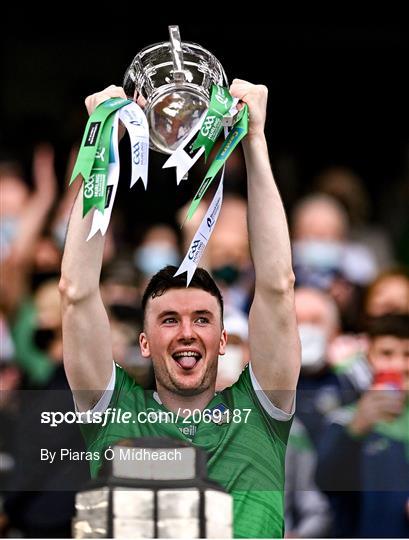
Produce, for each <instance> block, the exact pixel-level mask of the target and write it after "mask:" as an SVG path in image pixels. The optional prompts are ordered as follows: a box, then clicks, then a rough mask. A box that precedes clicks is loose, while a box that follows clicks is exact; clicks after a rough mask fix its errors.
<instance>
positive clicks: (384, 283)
mask: <svg viewBox="0 0 409 540" xmlns="http://www.w3.org/2000/svg"><path fill="white" fill-rule="evenodd" d="M366 310H367V313H368V315H371V316H373V317H378V316H380V315H384V314H385V313H407V312H408V310H409V281H408V280H407V278H405V277H403V276H389V277H385V278H384V279H382V280H381V281H380V282H379V283H378V285H376V286H375V288H374V289H373V291H372V293H371V295H370V297H369V298H368V303H367V309H366Z"/></svg>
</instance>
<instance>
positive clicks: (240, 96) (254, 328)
mask: <svg viewBox="0 0 409 540" xmlns="http://www.w3.org/2000/svg"><path fill="white" fill-rule="evenodd" d="M171 33H172V31H171ZM173 37H174V36H173ZM177 37H178V36H177V34H176V45H175V43H173V45H174V48H176V51H177V52H178V53H179V54H176V57H175V54H173V59H172V62H171V63H172V66H171V71H169V70H168V72H167V74H166V73H165V67H166V66H165V65H164V64H165V63H166V62H164V61H163V59H157V60H155V58H154V57H153V60H152V57H150V59H151V60H152V62H154V61H155V62H157V63H156V64H154V63H152V65H148V67H147V65H144V66H143V67H142V68H140V69H141V71H139V72H138V69H137V67H138V66H140V62H141V57H139V59H137V61H136V62H134V63H133V64H132V66H133V67H132V66H131V68H132V70H133V71H132V70H131V72H128V76H127V77H126V80H125V83H126V84H125V89H126V92H125V89H123V88H121V87H117V86H110V87H108V88H106V89H105V90H102V91H101V92H97V93H95V94H93V95H92V96H89V97H88V98H87V99H86V106H87V109H88V112H89V113H90V114H91V113H93V112H94V111H95V109H96V108H97V107H98V106H99V105H100V104H102V103H104V102H106V101H107V100H110V99H112V98H121V99H124V100H125V99H126V98H127V97H129V96H130V92H131V91H132V89H131V90H130V87H129V86H128V83H129V81H131V82H132V83H133V84H134V86H135V87H134V88H133V92H132V95H133V96H134V97H135V99H138V98H139V100H138V102H139V103H140V104H141V105H145V112H146V116H147V118H148V123H149V128H150V144H151V146H152V147H156V148H157V149H159V150H161V151H165V150H166V149H167V151H168V153H170V152H171V151H175V150H176V152H177V149H178V148H179V147H180V145H181V144H182V145H183V144H184V142H186V140H187V139H188V136H189V133H191V131H192V129H194V128H195V125H197V123H198V122H199V121H200V119H203V116H204V114H206V108H207V106H208V105H209V93H210V86H211V83H214V84H222V83H223V80H222V79H223V78H224V72H223V70H222V68H221V66H220V65H219V64H218V63H217V64H216V63H215V59H214V57H213V56H212V55H210V53H207V52H206V54H208V55H209V56H207V57H206V55H205V53H203V52H202V49H201V48H200V47H199V46H193V45H192V44H184V43H182V42H180V40H178V39H177ZM173 41H175V40H173ZM154 47H156V49H154V50H155V51H156V52H157V51H158V50H159V49H161V48H162V49H167V50H168V51H169V50H170V49H172V36H171V40H170V42H169V43H166V44H159V45H157V46H153V48H154ZM194 47H198V48H197V49H195V48H194ZM195 54H196V56H195ZM148 56H149V54H148ZM142 57H143V54H142ZM206 58H207V60H206ZM213 59H214V60H213ZM211 62H213V64H212V63H211ZM147 64H149V62H148V63H147ZM195 66H199V67H198V68H197V73H200V74H201V76H202V79H201V86H200V88H198V87H197V86H195V85H196V80H195V69H196V67H195ZM209 66H210V67H209ZM212 66H213V67H212ZM214 66H216V67H214ZM155 71H156V74H158V73H159V75H160V77H162V82H163V84H162V85H159V86H158V87H157V88H156V89H155V88H154V87H153V85H152V84H151V83H152V80H151V79H150V76H151V75H152V74H153V73H154V72H155ZM152 76H153V75H152ZM189 78H190V81H189ZM149 81H150V82H149ZM203 81H205V83H206V85H207V86H206V87H205V86H203ZM142 83H144V84H147V85H148V86H149V85H150V88H151V91H150V93H145V95H144V92H143V91H144V88H145V87H144V86H143V84H142ZM131 86H132V85H131ZM138 91H139V94H140V95H139V96H138ZM229 92H230V95H231V96H232V98H233V99H234V98H236V99H237V100H238V105H237V109H238V110H239V113H238V114H240V111H241V110H243V106H246V107H247V108H248V115H249V125H248V132H247V135H246V136H245V137H244V139H243V149H244V156H245V162H246V169H247V178H248V229H249V239H250V248H251V253H252V258H253V263H254V267H255V274H256V286H255V293H254V299H253V303H252V306H251V310H250V316H249V342H250V351H251V362H250V365H249V367H248V368H246V369H245V370H244V371H243V372H242V374H241V376H240V378H239V380H238V381H237V382H236V383H235V384H234V385H233V386H232V387H230V388H227V389H226V390H224V391H223V392H221V393H218V394H215V381H216V374H217V363H218V357H219V355H223V353H224V350H225V346H226V342H227V339H228V337H227V335H226V331H225V330H224V328H223V300H222V297H221V295H220V292H219V290H218V288H217V286H216V284H215V283H214V281H213V279H212V278H211V277H210V275H209V274H208V273H207V272H206V271H205V270H203V269H200V268H197V269H196V270H195V271H194V272H193V273H192V274H191V276H190V282H189V284H188V286H186V285H187V277H186V276H185V273H184V272H181V273H179V274H178V275H177V276H175V272H176V270H177V269H176V268H174V267H167V268H165V269H163V270H161V271H160V272H158V274H156V275H155V276H154V277H153V278H152V279H151V281H150V283H149V285H148V287H147V289H146V291H145V295H144V297H143V302H142V304H143V305H142V308H143V312H144V324H143V332H142V333H141V334H140V336H139V344H140V348H141V353H142V355H143V356H144V357H146V358H150V359H151V360H152V363H153V367H154V371H155V379H156V390H157V391H156V392H153V391H147V390H143V389H142V388H141V387H140V386H138V385H137V384H136V382H135V381H134V380H133V379H132V378H131V377H130V376H128V375H127V374H126V373H125V371H124V370H122V369H121V368H120V367H119V366H117V365H116V364H115V363H114V360H115V359H114V358H112V346H111V335H110V327H109V321H108V317H107V313H106V311H105V308H104V305H103V303H102V300H101V296H100V291H99V276H100V271H101V265H102V253H103V247H104V237H103V235H102V234H101V233H100V232H97V233H96V234H94V235H93V236H92V237H91V238H90V239H89V240H88V241H87V237H88V234H89V231H90V228H91V224H92V219H93V216H92V212H89V213H88V214H87V215H86V216H85V217H83V188H81V191H80V193H79V195H78V197H77V200H76V202H75V204H74V208H73V211H72V215H71V218H70V222H69V228H68V234H67V239H66V245H65V250H64V257H63V263H62V275H61V281H60V291H61V296H62V304H63V341H64V364H65V370H66V374H67V378H68V381H69V384H70V387H71V389H72V392H73V395H74V398H75V402H76V405H77V408H78V410H80V411H89V410H91V409H92V410H93V411H94V412H103V411H105V410H108V409H112V408H114V407H115V408H116V409H122V410H123V411H129V412H131V413H132V414H134V415H135V414H136V413H138V412H140V411H141V410H148V409H149V410H153V411H170V412H173V413H174V414H175V415H176V416H175V418H176V419H175V422H174V423H158V422H156V423H155V422H145V423H141V422H133V423H132V422H131V423H120V424H118V423H106V425H104V426H103V427H102V426H101V425H100V424H93V423H89V424H87V425H84V426H82V431H83V434H84V437H85V440H86V443H87V446H88V449H89V450H92V451H95V450H103V449H104V448H107V447H108V446H110V445H112V444H114V443H115V442H116V441H118V440H120V439H124V438H129V437H144V436H150V437H151V436H167V437H172V438H176V439H180V440H183V441H189V442H191V443H192V444H193V445H194V446H196V447H198V448H200V449H202V450H205V451H206V452H207V453H208V455H209V461H208V472H209V477H210V478H211V479H213V480H215V481H216V482H218V483H220V484H221V485H222V486H224V487H225V488H226V489H227V491H228V492H229V493H231V495H232V496H233V498H234V535H235V536H241V537H280V536H281V535H282V534H283V488H284V458H285V448H286V444H287V438H288V434H289V430H290V426H291V420H292V416H293V413H294V402H295V388H296V384H297V379H298V374H299V368H300V346H299V339H298V332H297V326H296V319H295V312H294V298H293V286H294V275H293V272H292V267H291V249H290V241H289V235H288V229H287V222H286V217H285V212H284V208H283V205H282V202H281V199H280V195H279V193H278V190H277V187H276V185H275V182H274V179H273V175H272V171H271V167H270V162H269V156H268V149H267V143H266V138H265V135H264V126H265V119H266V108H267V88H266V87H264V86H261V85H254V84H251V83H249V82H246V81H243V80H239V79H235V80H234V81H233V83H232V84H231V86H230V89H229ZM141 97H142V98H143V99H141ZM229 105H230V104H229ZM233 105H234V104H233ZM230 113H231V107H230V108H229V110H228V111H225V113H224V114H222V115H221V116H224V119H223V121H222V123H223V124H228V123H229V115H230V116H231V114H230ZM173 120H175V122H176V123H174V122H173ZM198 151H200V149H199V150H198ZM188 153H190V154H192V152H188ZM186 272H187V274H188V276H189V269H186ZM197 411H199V412H200V413H201V414H199V415H198V414H196V415H195V413H197ZM198 416H199V417H198ZM189 417H192V419H193V420H192V421H191V422H190V423H191V424H192V429H191V430H190V431H189V434H190V435H189V436H187V435H185V433H186V430H185V432H184V431H183V429H181V428H182V427H186V419H189ZM135 418H136V416H135ZM171 466H172V464H171V463H170V464H169V467H171ZM99 467H100V463H99V462H93V463H92V466H91V469H92V473H93V474H94V475H95V474H96V473H97V472H98V469H99Z"/></svg>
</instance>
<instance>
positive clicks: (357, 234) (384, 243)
mask: <svg viewBox="0 0 409 540" xmlns="http://www.w3.org/2000/svg"><path fill="white" fill-rule="evenodd" d="M314 186H315V188H316V189H317V191H319V192H320V193H325V194H326V195H329V196H331V197H333V198H334V199H336V200H337V201H338V202H339V203H340V204H341V205H342V206H343V208H344V209H345V210H346V212H347V214H348V219H349V223H350V233H349V237H350V239H351V240H352V241H354V242H358V243H359V244H361V245H365V246H367V247H369V248H370V251H371V253H372V255H373V256H374V257H375V260H376V266H377V267H378V268H380V269H382V270H384V269H386V268H389V267H390V266H391V264H393V262H394V257H393V249H392V243H391V240H390V238H389V236H388V234H387V233H386V231H385V229H384V228H382V227H379V226H377V225H374V224H372V223H371V224H369V218H370V217H371V216H370V213H371V203H370V200H369V197H368V193H367V190H366V189H365V185H364V183H363V181H362V178H361V177H360V176H358V175H357V174H356V173H355V172H354V171H352V170H351V169H349V168H347V167H340V166H336V167H329V168H327V169H324V170H323V171H322V172H321V173H320V174H319V176H318V177H317V178H316V179H315V182H314Z"/></svg>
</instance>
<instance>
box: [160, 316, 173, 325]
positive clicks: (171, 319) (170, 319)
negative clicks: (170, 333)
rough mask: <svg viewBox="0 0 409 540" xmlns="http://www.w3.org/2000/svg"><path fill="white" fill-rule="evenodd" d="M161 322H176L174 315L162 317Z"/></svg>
mask: <svg viewBox="0 0 409 540" xmlns="http://www.w3.org/2000/svg"><path fill="white" fill-rule="evenodd" d="M162 323H163V324H176V323H177V320H176V319H175V317H166V319H163V321H162Z"/></svg>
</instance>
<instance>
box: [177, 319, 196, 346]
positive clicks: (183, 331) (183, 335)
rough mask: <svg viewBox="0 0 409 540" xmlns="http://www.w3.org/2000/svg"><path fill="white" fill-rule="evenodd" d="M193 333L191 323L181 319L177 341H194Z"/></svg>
mask: <svg viewBox="0 0 409 540" xmlns="http://www.w3.org/2000/svg"><path fill="white" fill-rule="evenodd" d="M195 337H196V336H195V331H194V328H193V323H192V321H191V320H190V319H182V324H181V325H180V334H179V339H180V340H182V341H189V342H191V341H193V340H194V339H195Z"/></svg>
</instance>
